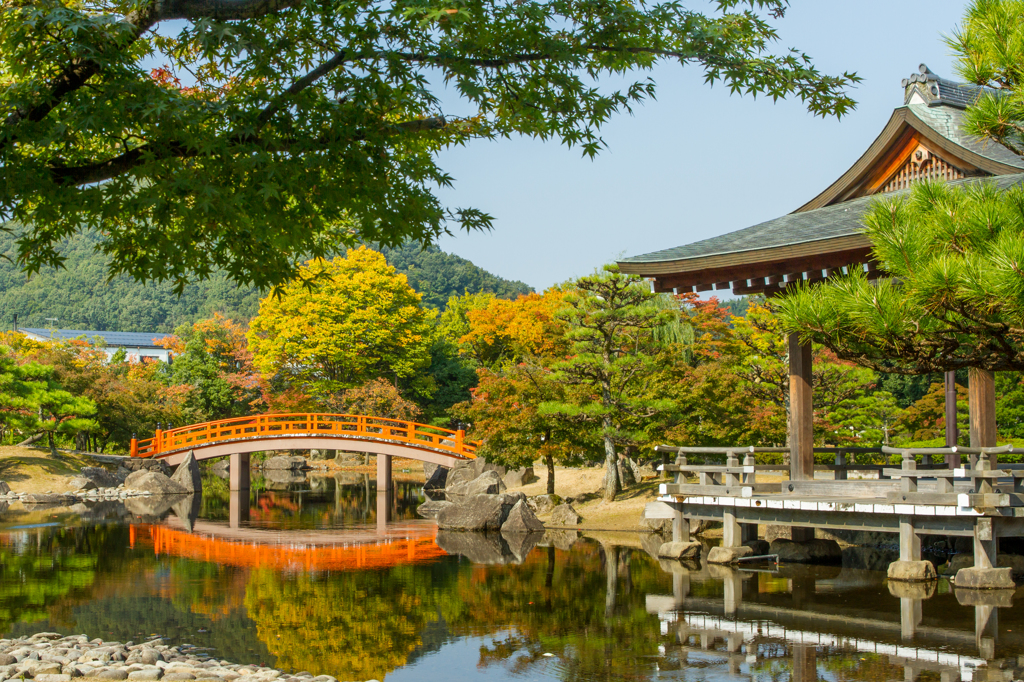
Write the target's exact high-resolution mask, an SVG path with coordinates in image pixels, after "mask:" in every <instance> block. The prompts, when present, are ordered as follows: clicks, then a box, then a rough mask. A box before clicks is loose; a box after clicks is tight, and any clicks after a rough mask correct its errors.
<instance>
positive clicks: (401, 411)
mask: <svg viewBox="0 0 1024 682" xmlns="http://www.w3.org/2000/svg"><path fill="white" fill-rule="evenodd" d="M327 407H328V409H330V410H331V411H332V412H337V413H340V414H369V415H373V416H374V417H387V418H389V419H404V420H407V421H415V420H416V419H418V418H419V416H420V414H421V410H420V407H419V405H417V404H416V403H414V402H412V401H411V400H406V399H405V398H404V397H402V394H401V392H400V391H399V390H398V389H397V388H396V387H395V385H394V384H392V383H391V382H389V381H387V380H386V379H372V380H370V381H368V382H366V383H365V384H363V385H362V386H356V387H355V388H349V389H345V390H344V391H342V392H341V393H339V394H336V395H332V396H330V398H328V402H327Z"/></svg>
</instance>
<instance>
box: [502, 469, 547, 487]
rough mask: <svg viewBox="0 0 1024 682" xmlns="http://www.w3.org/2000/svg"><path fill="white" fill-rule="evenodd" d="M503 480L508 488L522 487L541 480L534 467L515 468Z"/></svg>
mask: <svg viewBox="0 0 1024 682" xmlns="http://www.w3.org/2000/svg"><path fill="white" fill-rule="evenodd" d="M501 480H502V481H504V483H505V487H506V488H520V487H522V486H524V485H530V484H531V483H534V482H536V481H539V480H540V478H538V477H537V475H536V474H534V473H533V467H523V468H522V469H513V470H512V471H510V472H508V473H507V474H505V476H504V478H502V479H501Z"/></svg>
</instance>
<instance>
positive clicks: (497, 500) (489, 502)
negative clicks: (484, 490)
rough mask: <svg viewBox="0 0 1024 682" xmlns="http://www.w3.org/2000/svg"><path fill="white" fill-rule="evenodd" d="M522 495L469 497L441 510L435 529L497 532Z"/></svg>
mask: <svg viewBox="0 0 1024 682" xmlns="http://www.w3.org/2000/svg"><path fill="white" fill-rule="evenodd" d="M522 498H523V496H522V493H520V494H519V496H515V495H469V496H467V497H465V498H462V499H461V500H460V501H459V502H458V503H457V504H452V505H451V506H449V507H445V508H443V509H441V510H440V511H439V512H438V514H437V527H438V528H443V529H445V530H499V529H500V528H501V525H502V524H503V523H505V520H506V519H507V518H508V513H509V512H510V511H511V510H512V507H514V506H515V504H516V502H518V501H519V500H520V499H522Z"/></svg>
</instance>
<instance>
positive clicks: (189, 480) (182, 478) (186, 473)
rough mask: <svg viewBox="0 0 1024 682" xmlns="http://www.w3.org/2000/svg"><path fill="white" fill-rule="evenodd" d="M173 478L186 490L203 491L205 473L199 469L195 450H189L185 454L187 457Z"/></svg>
mask: <svg viewBox="0 0 1024 682" xmlns="http://www.w3.org/2000/svg"><path fill="white" fill-rule="evenodd" d="M171 480H172V481H174V482H175V483H177V484H178V485H180V486H181V487H182V488H184V489H185V492H189V493H201V492H203V474H202V472H200V471H199V462H197V461H196V457H195V453H194V452H192V451H189V453H188V454H187V455H185V459H184V460H182V462H181V464H179V465H178V468H177V469H175V470H174V475H173V476H171Z"/></svg>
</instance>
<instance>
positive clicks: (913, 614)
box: [900, 597, 924, 640]
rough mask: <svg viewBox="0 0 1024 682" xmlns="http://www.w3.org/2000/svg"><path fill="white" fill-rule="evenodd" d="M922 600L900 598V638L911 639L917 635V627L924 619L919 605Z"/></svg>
mask: <svg viewBox="0 0 1024 682" xmlns="http://www.w3.org/2000/svg"><path fill="white" fill-rule="evenodd" d="M922 603H923V600H921V599H911V598H908V597H900V636H901V637H903V639H905V640H907V639H913V638H914V635H915V634H917V626H918V625H920V624H921V620H922V618H923V617H924V616H923V611H922V609H921V605H922Z"/></svg>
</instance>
